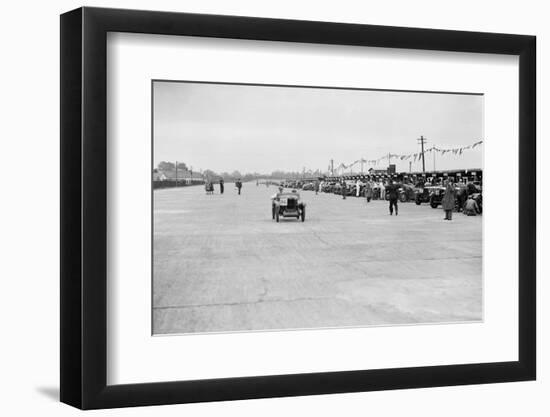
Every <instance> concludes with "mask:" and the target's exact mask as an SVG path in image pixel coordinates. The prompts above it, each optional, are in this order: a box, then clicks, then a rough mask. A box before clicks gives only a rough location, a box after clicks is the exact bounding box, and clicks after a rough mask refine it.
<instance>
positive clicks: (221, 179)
mask: <svg viewBox="0 0 550 417" xmlns="http://www.w3.org/2000/svg"><path fill="white" fill-rule="evenodd" d="M220 194H223V178H220Z"/></svg>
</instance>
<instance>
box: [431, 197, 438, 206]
mask: <svg viewBox="0 0 550 417" xmlns="http://www.w3.org/2000/svg"><path fill="white" fill-rule="evenodd" d="M438 205H439V204H437V202H435V201H434V199H433V198H430V207H431V208H433V209H435V208H437V206H438Z"/></svg>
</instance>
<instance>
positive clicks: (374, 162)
mask: <svg viewBox="0 0 550 417" xmlns="http://www.w3.org/2000/svg"><path fill="white" fill-rule="evenodd" d="M482 143H483V140H479V141H477V142H475V143H472V144H471V145H468V146H463V147H461V148H450V149H441V148H437V147H435V146H432V147H431V148H428V149H425V150H424V154H426V153H430V152H438V153H440V154H441V155H445V154H447V153H452V154H453V155H462V153H463V152H464V151H465V150H468V149H475V148H476V147H478V146H480V145H481V144H482ZM421 156H422V152H416V153H411V154H403V155H397V154H393V153H389V154H387V155H384V156H381V157H380V158H378V159H364V158H361V159H357V160H355V161H353V162H351V163H350V164H348V165H346V164H344V163H343V162H342V163H340V165H338V167H337V168H336V169H337V170H339V169H348V168H352V167H353V166H354V165H355V164H357V163H359V162H362V163H367V164H372V165H378V163H379V162H380V161H382V160H385V159H387V160H391V158H398V159H399V160H401V161H404V160H408V159H411V158H412V160H413V161H414V162H416V161H417V160H420V157H421Z"/></svg>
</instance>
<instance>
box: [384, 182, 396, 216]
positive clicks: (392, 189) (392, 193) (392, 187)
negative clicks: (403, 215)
mask: <svg viewBox="0 0 550 417" xmlns="http://www.w3.org/2000/svg"><path fill="white" fill-rule="evenodd" d="M398 190H399V187H398V186H397V185H396V184H395V183H394V182H393V181H391V180H390V182H389V184H388V185H387V186H386V193H387V194H388V197H389V198H390V216H393V208H394V207H395V215H396V216H397V198H398V197H399V193H398Z"/></svg>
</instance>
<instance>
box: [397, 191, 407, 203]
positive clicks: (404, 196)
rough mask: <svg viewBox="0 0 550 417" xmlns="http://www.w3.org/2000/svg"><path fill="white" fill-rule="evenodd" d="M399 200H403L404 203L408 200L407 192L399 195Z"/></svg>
mask: <svg viewBox="0 0 550 417" xmlns="http://www.w3.org/2000/svg"><path fill="white" fill-rule="evenodd" d="M399 201H401V202H402V203H406V202H407V196H406V194H405V193H403V194H400V195H399Z"/></svg>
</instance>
